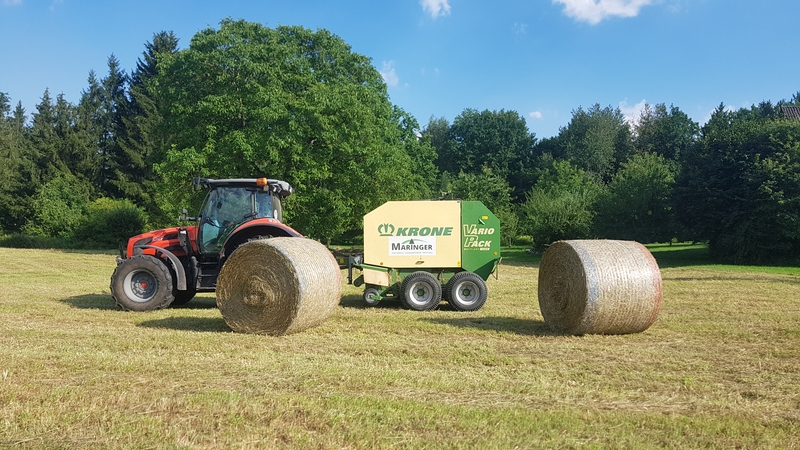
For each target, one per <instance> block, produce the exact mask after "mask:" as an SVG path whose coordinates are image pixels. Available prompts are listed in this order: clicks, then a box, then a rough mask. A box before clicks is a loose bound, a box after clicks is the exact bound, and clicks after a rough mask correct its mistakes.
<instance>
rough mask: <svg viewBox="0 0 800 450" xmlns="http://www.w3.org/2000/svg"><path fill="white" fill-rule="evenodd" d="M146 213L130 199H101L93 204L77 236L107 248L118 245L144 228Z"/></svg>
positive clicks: (88, 242)
mask: <svg viewBox="0 0 800 450" xmlns="http://www.w3.org/2000/svg"><path fill="white" fill-rule="evenodd" d="M146 223H147V217H146V215H145V213H144V212H143V211H142V210H140V209H139V208H137V207H136V205H134V204H133V203H132V202H131V201H129V200H113V199H110V198H99V199H97V200H95V201H93V202H92V203H91V204H89V206H88V208H87V213H86V217H85V218H84V220H83V222H81V224H80V226H78V228H77V229H76V230H75V238H76V239H78V240H81V241H84V242H86V243H87V244H91V246H97V247H103V248H116V247H117V246H118V245H119V244H120V243H123V242H126V241H127V240H128V238H130V237H131V236H135V235H137V234H140V233H142V232H143V231H144V229H145V225H146Z"/></svg>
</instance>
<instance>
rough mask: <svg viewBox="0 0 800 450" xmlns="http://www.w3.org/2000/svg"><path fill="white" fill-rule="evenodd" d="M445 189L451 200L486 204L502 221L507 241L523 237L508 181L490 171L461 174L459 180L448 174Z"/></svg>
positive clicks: (504, 236) (501, 228) (502, 230)
mask: <svg viewBox="0 0 800 450" xmlns="http://www.w3.org/2000/svg"><path fill="white" fill-rule="evenodd" d="M441 189H442V191H443V192H446V193H447V194H448V197H452V198H457V199H462V200H478V201H480V202H482V203H483V204H484V205H486V207H487V208H489V210H490V211H492V213H494V215H495V216H497V218H498V219H499V220H500V235H501V236H503V238H505V239H507V242H512V241H513V239H514V238H515V237H516V236H517V235H518V234H519V219H518V217H517V213H516V207H515V205H513V204H512V203H511V187H510V186H509V185H508V181H506V179H505V178H503V177H501V176H499V175H497V174H495V173H493V172H492V171H491V170H490V169H483V171H482V172H481V173H480V174H472V173H464V172H460V173H459V174H458V176H456V177H453V176H451V175H450V174H449V173H445V174H444V175H443V177H442V187H441Z"/></svg>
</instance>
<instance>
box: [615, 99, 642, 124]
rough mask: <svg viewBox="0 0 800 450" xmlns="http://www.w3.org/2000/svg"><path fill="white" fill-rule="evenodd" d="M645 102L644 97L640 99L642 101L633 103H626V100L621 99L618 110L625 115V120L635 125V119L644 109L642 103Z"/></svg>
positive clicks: (636, 119) (637, 118)
mask: <svg viewBox="0 0 800 450" xmlns="http://www.w3.org/2000/svg"><path fill="white" fill-rule="evenodd" d="M646 104H647V101H645V99H642V101H640V102H639V103H637V104H635V105H628V100H623V101H621V102H619V110H620V111H621V112H622V115H623V116H625V121H626V122H628V123H629V124H631V125H636V121H638V120H639V117H641V115H642V111H644V105H646Z"/></svg>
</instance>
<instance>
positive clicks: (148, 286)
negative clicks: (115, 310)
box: [111, 255, 175, 311]
mask: <svg viewBox="0 0 800 450" xmlns="http://www.w3.org/2000/svg"><path fill="white" fill-rule="evenodd" d="M173 288H174V286H173V281H172V275H171V274H170V272H169V269H167V266H166V265H165V264H164V263H163V262H161V260H159V259H158V258H156V257H154V256H150V255H136V256H132V257H130V258H128V259H125V260H123V261H122V262H120V263H119V264H118V265H117V268H116V269H114V273H113V274H112V275H111V295H112V296H113V297H114V300H116V302H117V305H119V307H120V308H122V309H124V310H126V311H152V310H155V309H161V308H166V307H167V306H169V305H170V304H171V303H172V302H173V300H174V299H175V297H174V295H173V293H172V292H173Z"/></svg>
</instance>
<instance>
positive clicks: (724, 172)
mask: <svg viewBox="0 0 800 450" xmlns="http://www.w3.org/2000/svg"><path fill="white" fill-rule="evenodd" d="M752 112H753V110H752V109H751V110H749V111H746V112H745V113H741V112H731V111H727V110H726V108H724V106H723V105H720V107H719V108H717V110H716V111H715V112H714V113H713V114H712V116H711V119H710V120H709V122H708V123H707V124H706V125H705V126H704V127H703V129H702V138H701V140H700V142H699V144H698V145H697V146H695V147H694V150H693V151H692V152H690V153H687V154H685V155H684V156H683V157H682V158H681V160H682V170H681V175H680V177H679V179H678V184H677V187H676V192H677V200H678V202H677V204H678V205H679V206H680V208H679V210H678V212H679V213H680V218H681V219H682V220H683V222H684V225H685V226H686V227H687V228H688V229H689V230H691V231H692V232H693V235H692V236H693V238H694V239H697V240H707V241H709V244H710V248H711V250H712V252H713V254H714V255H716V256H718V257H719V258H721V259H724V260H726V261H730V262H734V263H770V262H786V261H789V262H797V261H798V260H800V258H798V254H800V122H797V121H790V120H785V119H771V118H764V117H763V116H759V115H758V114H755V115H753V114H752ZM767 117H769V116H768V115H767Z"/></svg>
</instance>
